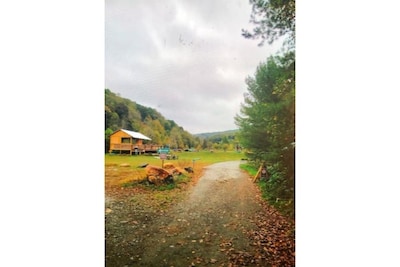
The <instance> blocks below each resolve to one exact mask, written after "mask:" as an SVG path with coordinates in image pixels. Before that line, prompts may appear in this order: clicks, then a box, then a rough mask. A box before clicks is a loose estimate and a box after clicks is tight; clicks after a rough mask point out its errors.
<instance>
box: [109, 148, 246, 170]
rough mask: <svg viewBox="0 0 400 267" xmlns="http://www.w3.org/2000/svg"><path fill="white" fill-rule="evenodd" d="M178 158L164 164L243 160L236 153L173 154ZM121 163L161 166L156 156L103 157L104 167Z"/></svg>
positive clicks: (240, 155) (134, 165)
mask: <svg viewBox="0 0 400 267" xmlns="http://www.w3.org/2000/svg"><path fill="white" fill-rule="evenodd" d="M175 155H177V156H178V157H179V158H178V159H177V160H172V159H171V160H164V162H172V163H173V162H178V161H188V162H190V163H192V162H193V160H195V162H196V163H203V164H206V165H209V164H213V163H217V162H224V161H231V160H240V159H241V158H243V156H244V155H243V153H238V152H235V151H227V152H223V151H214V152H210V151H200V152H178V153H175ZM123 163H128V164H130V165H131V166H133V167H137V166H139V165H141V164H143V163H149V164H151V165H156V166H161V160H160V159H159V158H158V157H156V156H147V155H139V156H130V155H118V154H114V155H110V154H106V155H105V165H106V166H107V165H120V164H123Z"/></svg>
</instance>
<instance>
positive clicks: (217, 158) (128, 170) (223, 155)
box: [104, 151, 244, 188]
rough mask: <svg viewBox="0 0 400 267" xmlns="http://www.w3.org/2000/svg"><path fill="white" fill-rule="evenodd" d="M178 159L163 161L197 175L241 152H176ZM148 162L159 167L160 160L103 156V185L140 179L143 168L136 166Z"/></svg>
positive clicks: (107, 186) (237, 158) (119, 184)
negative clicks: (205, 168) (187, 168)
mask: <svg viewBox="0 0 400 267" xmlns="http://www.w3.org/2000/svg"><path fill="white" fill-rule="evenodd" d="M175 155H176V156H178V159H174V160H173V159H171V160H164V163H167V162H169V163H172V164H174V165H175V166H176V167H180V168H184V167H192V168H193V169H194V175H195V176H196V177H198V176H199V175H201V173H202V169H203V168H204V167H205V166H208V165H210V164H213V163H218V162H224V161H233V160H240V159H241V158H243V157H244V154H243V153H238V152H235V151H227V152H223V151H214V152H210V151H200V152H178V153H175ZM145 163H148V164H150V165H155V166H159V167H161V165H162V160H161V159H159V157H157V156H148V155H139V156H130V155H115V154H114V155H110V154H106V155H105V157H104V168H105V169H104V171H105V181H104V182H105V187H106V188H109V187H113V186H122V185H124V184H126V183H129V182H133V181H141V180H144V179H145V178H146V174H145V170H144V169H143V168H138V166H140V165H143V164H145Z"/></svg>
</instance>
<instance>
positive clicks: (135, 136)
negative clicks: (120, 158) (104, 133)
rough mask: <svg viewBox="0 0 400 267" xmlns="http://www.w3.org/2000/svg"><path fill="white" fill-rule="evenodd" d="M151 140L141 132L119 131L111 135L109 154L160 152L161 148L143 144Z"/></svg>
mask: <svg viewBox="0 0 400 267" xmlns="http://www.w3.org/2000/svg"><path fill="white" fill-rule="evenodd" d="M150 140H151V139H150V138H149V137H147V136H145V135H143V134H141V133H139V132H134V131H130V130H125V129H119V130H118V131H115V132H113V133H112V134H111V135H110V150H109V152H110V153H119V154H130V155H135V154H144V153H154V152H156V151H157V150H158V148H159V146H157V145H152V144H145V143H143V141H150Z"/></svg>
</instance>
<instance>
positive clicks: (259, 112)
mask: <svg viewBox="0 0 400 267" xmlns="http://www.w3.org/2000/svg"><path fill="white" fill-rule="evenodd" d="M250 4H251V5H252V10H253V11H252V15H251V19H250V21H251V22H253V23H254V24H255V25H256V26H255V28H254V29H253V32H250V31H248V30H242V34H243V36H244V37H245V38H251V39H261V41H260V43H259V46H262V45H263V44H264V42H265V41H267V42H268V43H269V44H272V43H273V42H275V41H276V40H278V39H279V38H284V40H285V41H284V45H283V47H282V49H281V52H279V53H277V54H275V55H273V56H270V57H268V58H267V59H266V61H265V62H261V63H260V64H259V65H258V67H257V69H256V72H255V74H254V75H253V76H249V77H247V79H246V81H245V82H246V85H247V92H246V93H245V94H244V100H243V102H242V104H241V110H240V113H239V114H237V115H236V117H235V122H236V125H237V126H238V127H239V133H238V136H239V139H240V142H241V144H242V145H243V146H244V147H245V148H246V150H247V157H248V159H249V161H250V163H251V164H253V165H254V167H256V166H260V164H264V163H265V164H266V165H267V170H268V172H269V179H268V180H264V181H261V182H260V186H261V188H262V190H263V193H264V197H265V198H266V199H267V200H268V201H269V202H270V203H271V204H273V205H274V206H276V207H278V208H279V209H280V210H281V211H283V212H284V213H286V214H288V215H290V216H292V217H293V218H294V189H295V1H294V0H267V1H265V0H250Z"/></svg>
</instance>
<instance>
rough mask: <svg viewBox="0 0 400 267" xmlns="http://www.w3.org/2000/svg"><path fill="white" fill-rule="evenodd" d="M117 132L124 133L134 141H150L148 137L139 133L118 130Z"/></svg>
mask: <svg viewBox="0 0 400 267" xmlns="http://www.w3.org/2000/svg"><path fill="white" fill-rule="evenodd" d="M118 131H122V132H124V133H126V134H127V135H129V136H131V137H133V138H136V139H142V140H151V139H150V138H149V137H147V136H145V135H144V134H141V133H139V132H134V131H130V130H125V129H120V130H118ZM118 131H116V132H118ZM116 132H114V133H116ZM114 133H113V134H114Z"/></svg>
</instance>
